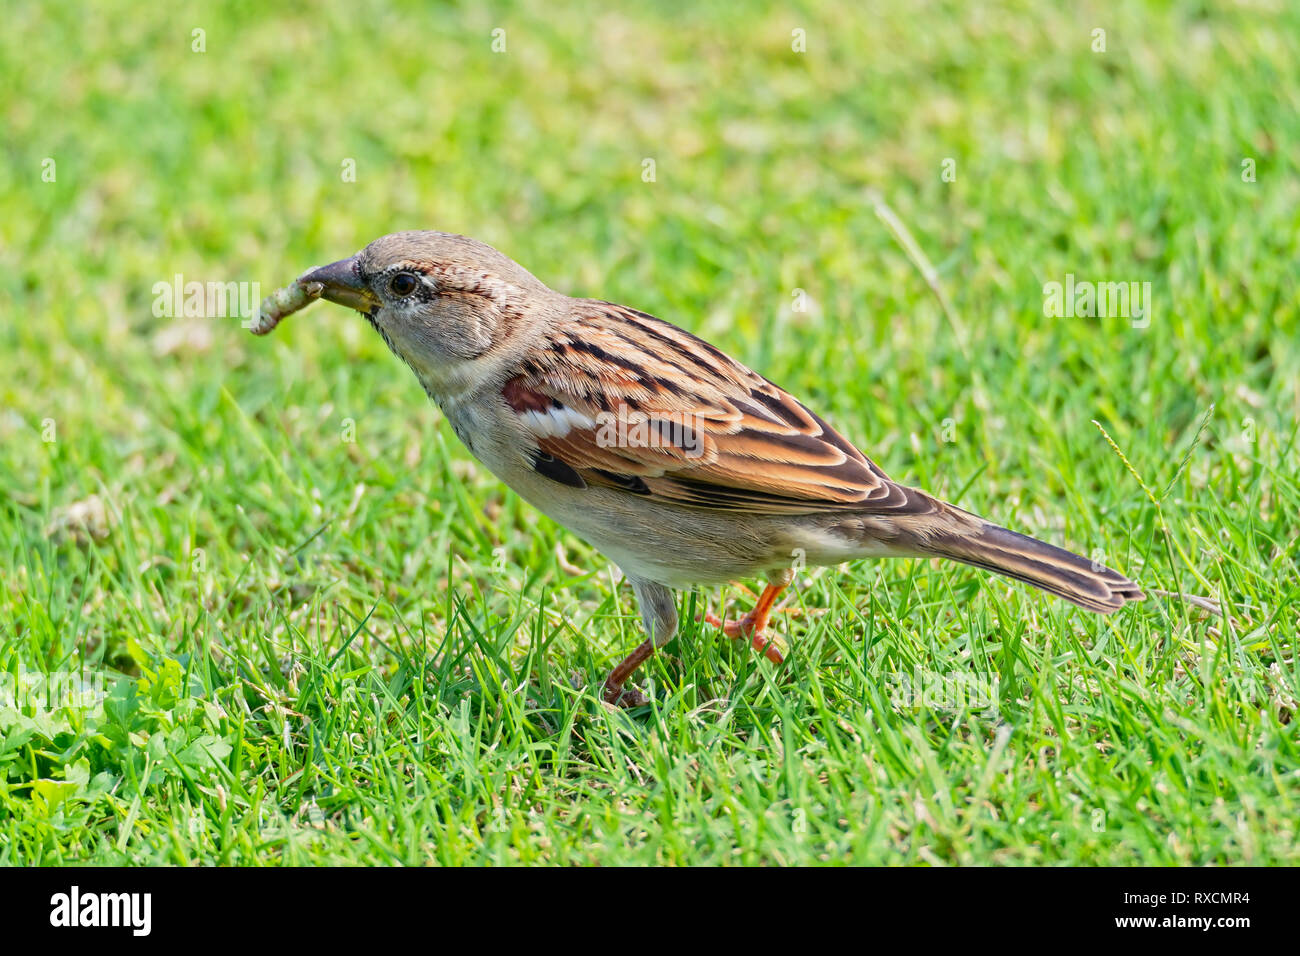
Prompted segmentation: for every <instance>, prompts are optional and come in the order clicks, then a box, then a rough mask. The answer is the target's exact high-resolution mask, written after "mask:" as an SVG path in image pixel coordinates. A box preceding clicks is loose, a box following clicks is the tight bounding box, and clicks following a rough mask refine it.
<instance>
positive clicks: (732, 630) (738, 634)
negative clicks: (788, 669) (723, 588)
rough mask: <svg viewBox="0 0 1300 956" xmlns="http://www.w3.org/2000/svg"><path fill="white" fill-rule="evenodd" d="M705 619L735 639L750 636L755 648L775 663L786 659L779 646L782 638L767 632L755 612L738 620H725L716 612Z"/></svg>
mask: <svg viewBox="0 0 1300 956" xmlns="http://www.w3.org/2000/svg"><path fill="white" fill-rule="evenodd" d="M704 621H705V623H706V624H712V625H713V626H714V627H717V628H721V629H722V633H723V634H726V635H727V637H729V638H731V639H732V640H733V641H734V640H738V639H739V638H742V637H748V638H749V639H750V643H751V644H753V646H754V650H756V651H761V652H762V653H763V654H765V655H767V659H768V660H769V661H771V662H772V663H774V664H780V663H781V662H782V661H784V660H785V654H784V652H783V651H782V650H781V648H780V647H779V646H778V642H779V641H780V638H779V637H777V636H776V635H775V634H767V633H765V631H766V628H764V627H761V626H759V625H758V621H757V619H756V618H755V616H754V614H753V612H751V613H749V614H746V615H745V616H744V617H742V618H741V619H740V620H738V621H724V620H722V618H720V617H718V616H717V615H716V614H706V615H704Z"/></svg>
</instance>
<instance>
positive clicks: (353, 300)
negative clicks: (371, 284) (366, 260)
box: [298, 256, 379, 312]
mask: <svg viewBox="0 0 1300 956" xmlns="http://www.w3.org/2000/svg"><path fill="white" fill-rule="evenodd" d="M298 282H299V284H301V285H303V286H305V287H306V288H307V289H308V290H309V294H315V295H319V296H320V297H321V298H322V299H328V300H329V301H331V302H337V303H338V304H339V305H346V306H347V307H348V308H349V309H356V310H357V311H358V312H372V311H374V309H376V308H377V307H378V306H379V299H378V297H377V296H376V295H375V294H374V293H373V292H371V291H370V290H369V289H368V288H367V287H366V284H365V283H364V282H363V281H362V280H361V269H360V268H359V264H358V263H357V258H356V256H352V257H351V258H348V259H340V260H339V261H338V262H331V263H330V264H329V265H327V266H321V267H320V268H319V269H310V270H308V271H307V272H304V273H303V274H302V275H301V276H299V277H298ZM313 284H316V285H319V286H320V291H319V292H316V291H315V290H314V289H312V288H311V286H312V285H313Z"/></svg>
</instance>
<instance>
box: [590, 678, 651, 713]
mask: <svg viewBox="0 0 1300 956" xmlns="http://www.w3.org/2000/svg"><path fill="white" fill-rule="evenodd" d="M600 697H601V699H602V700H603V701H604V702H605V703H607V704H612V705H613V706H615V707H621V708H623V709H624V710H630V709H631V708H633V707H644V706H645V705H646V704H648V703H650V698H649V697H647V696H646V695H645V694H643V693H641V691H639V690H637V689H636V688H635V687H622V686H619V685H615V684H611V683H610V682H609V681H605V687H604V689H603V690H602V691H601V694H600Z"/></svg>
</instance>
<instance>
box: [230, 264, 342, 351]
mask: <svg viewBox="0 0 1300 956" xmlns="http://www.w3.org/2000/svg"><path fill="white" fill-rule="evenodd" d="M314 271H315V270H314V269H308V270H307V272H304V273H303V274H302V275H301V276H299V277H298V278H297V279H294V280H293V281H292V282H290V283H289V284H288V285H287V286H285V287H284V288H283V289H276V290H275V291H274V292H272V293H271V294H270V295H268V296H267V297H266V298H265V299H263V300H262V304H261V306H259V307H258V310H257V315H255V316H253V321H252V322H251V323H250V324H249V326H248V331H250V332H252V333H253V334H254V335H266V333H267V332H270V331H271V330H272V329H273V328H275V327H276V326H277V325H279V324H280V321H281V320H282V319H284V318H286V317H288V316H290V315H293V314H294V313H295V312H297V311H298V310H299V309H303V308H306V307H307V306H309V305H311V303H313V302H315V301H316V300H317V299H319V298H320V296H321V293H322V292H323V291H324V290H325V286H324V285H323V284H321V283H320V282H304V281H303V279H304V278H305V277H306V276H307V275H308V273H311V272H314Z"/></svg>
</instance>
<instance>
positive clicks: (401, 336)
mask: <svg viewBox="0 0 1300 956" xmlns="http://www.w3.org/2000/svg"><path fill="white" fill-rule="evenodd" d="M277 295H279V293H277ZM315 298H323V299H325V300H327V301H330V302H333V303H336V304H339V305H343V306H346V307H347V308H350V309H353V310H355V311H357V312H359V313H361V314H362V315H363V316H364V317H365V319H366V320H367V321H368V322H369V324H370V325H371V326H372V327H373V328H374V329H375V331H377V332H378V333H379V335H380V336H381V337H382V338H383V340H384V342H385V343H386V344H387V345H388V347H389V349H391V350H392V352H393V353H394V354H395V355H396V356H397V357H398V358H400V359H401V360H402V361H403V362H405V363H406V365H407V366H409V368H410V369H411V371H412V372H413V373H414V374H415V377H416V379H417V380H418V381H419V383H420V385H421V386H422V387H423V388H424V391H425V392H426V394H427V395H428V396H429V398H430V399H432V400H433V401H434V402H435V403H436V404H437V405H438V406H439V407H440V408H441V410H442V412H443V414H444V415H445V416H446V418H447V421H448V422H449V423H450V425H451V427H452V429H453V430H454V431H455V433H456V435H457V436H458V437H459V438H460V440H461V441H462V442H463V443H464V445H465V447H466V448H467V449H468V450H469V452H470V453H471V454H472V455H473V456H474V457H475V458H477V459H478V460H479V461H480V462H481V463H482V464H483V465H485V466H486V467H487V468H488V469H489V470H490V471H491V472H492V473H493V474H494V475H496V476H497V477H498V478H499V479H500V480H501V481H503V482H504V483H505V484H506V485H508V486H509V487H511V488H512V489H514V491H515V492H516V493H518V494H519V495H520V496H521V497H522V498H523V499H524V500H526V501H527V502H529V503H530V504H532V505H533V506H534V507H536V508H537V509H538V510H539V511H541V512H543V513H544V514H546V515H549V516H550V517H551V518H552V519H554V520H555V521H557V522H558V523H559V524H561V525H563V526H565V527H567V528H569V529H570V530H571V531H573V532H574V533H576V534H577V535H578V536H580V537H582V538H584V539H585V540H586V541H588V542H589V543H590V544H591V545H593V546H594V547H595V548H596V549H598V550H599V551H601V552H602V553H604V554H605V555H606V556H607V557H609V558H610V559H611V560H612V561H613V562H614V563H615V564H617V565H618V566H619V568H620V569H621V570H622V572H623V575H624V577H625V578H626V579H627V580H628V582H629V583H630V584H631V587H632V591H633V593H634V595H635V597H636V601H637V605H638V608H639V611H640V617H641V620H642V623H643V625H644V628H645V632H646V637H645V640H644V641H643V642H642V643H641V644H640V645H638V646H637V647H636V648H635V649H634V650H633V651H632V652H631V653H630V654H628V655H627V657H626V658H624V659H623V660H622V662H621V663H619V664H618V665H617V666H616V667H614V668H613V670H612V671H611V672H610V674H609V675H608V677H607V678H606V679H605V681H604V684H603V686H602V688H601V696H602V697H603V699H604V700H605V701H606V702H608V703H610V704H613V705H616V706H622V707H636V706H640V705H643V704H645V703H647V702H648V698H647V697H646V695H645V694H644V693H642V692H641V691H640V690H639V689H637V688H636V687H635V686H629V681H630V679H631V677H632V675H633V673H634V672H635V671H636V670H637V668H638V667H639V666H640V665H641V664H643V663H644V662H645V661H646V660H647V659H649V658H650V657H651V656H652V655H653V654H654V653H655V651H656V650H657V649H658V648H660V647H663V646H664V645H665V644H667V643H668V642H669V641H670V640H672V638H673V637H674V635H675V634H676V632H677V628H678V613H677V599H676V596H675V593H676V592H677V591H679V590H682V589H689V588H693V587H697V586H713V585H718V584H725V583H728V582H734V581H741V580H746V579H754V578H757V579H761V580H762V581H763V582H764V588H763V591H762V593H761V595H760V596H759V598H758V600H757V602H756V603H755V605H754V607H753V609H752V610H750V611H749V612H748V613H746V614H744V615H743V616H741V617H739V618H738V619H736V620H731V621H723V620H721V619H719V618H718V617H716V616H715V615H713V614H708V615H706V617H705V620H706V621H708V622H709V623H710V624H712V625H715V626H718V627H721V628H722V630H723V631H724V633H725V634H726V635H727V636H728V637H731V638H737V639H738V638H748V639H749V640H750V642H751V643H752V645H753V647H754V648H755V650H757V651H761V652H763V653H764V654H765V655H766V656H767V657H768V658H770V659H771V660H773V661H776V662H778V663H779V662H780V661H782V660H783V657H784V654H783V652H782V650H781V649H780V647H779V646H778V642H777V641H776V640H773V639H772V637H771V635H770V634H769V631H768V625H769V622H770V619H771V615H772V613H773V611H774V609H775V608H776V607H777V602H778V600H779V598H780V596H781V594H782V592H783V591H784V590H785V588H786V587H788V586H789V585H790V583H791V581H792V580H793V578H794V575H795V571H796V569H797V568H798V567H802V566H808V565H817V566H833V565H840V564H844V563H846V562H848V561H852V560H857V559H861V558H884V557H913V558H918V557H919V558H926V557H938V558H944V559H948V560H950V561H955V562H958V563H960V564H965V565H970V566H973V567H976V568H980V569H983V570H985V571H992V572H996V573H998V574H1001V575H1005V576H1006V577H1009V578H1013V579H1015V580H1017V581H1021V582H1024V583H1026V584H1030V585H1032V586H1034V587H1035V588H1039V589H1041V590H1043V591H1045V592H1047V593H1049V594H1052V595H1055V596H1057V597H1059V598H1063V599H1065V600H1066V601H1069V602H1072V603H1073V604H1075V605H1077V606H1079V607H1081V608H1083V609H1085V610H1088V611H1092V612H1096V613H1098V614H1110V613H1112V612H1114V611H1116V610H1118V609H1119V608H1121V607H1122V606H1124V605H1125V604H1126V603H1128V602H1131V601H1141V600H1143V599H1144V598H1145V595H1144V593H1143V591H1142V589H1141V588H1140V587H1139V586H1138V585H1136V584H1135V583H1133V582H1132V581H1131V580H1129V579H1128V578H1127V577H1125V576H1124V575H1122V574H1120V573H1119V572H1117V571H1114V570H1112V569H1110V568H1108V567H1105V566H1103V565H1101V564H1100V563H1098V562H1096V561H1092V560H1090V559H1088V558H1085V557H1082V556H1080V555H1078V554H1074V553H1073V552H1071V551H1068V550H1065V549H1064V548H1060V547H1057V546H1056V545H1053V544H1049V543H1047V542H1045V541H1040V540H1038V539H1036V538H1033V537H1029V536H1027V535H1024V534H1020V533H1018V532H1015V531H1011V530H1008V529H1006V528H1003V527H1000V526H999V525H997V524H994V523H992V522H989V521H986V520H984V519H983V518H981V517H979V516H977V515H975V514H972V513H971V512H968V511H965V510H963V509H961V508H958V507H957V506H955V505H952V504H949V503H947V502H945V501H942V500H940V499H939V498H937V497H935V496H933V495H931V494H928V493H927V492H925V491H922V490H920V489H917V488H911V487H908V486H906V485H903V484H900V483H898V482H895V481H893V480H892V479H890V478H889V476H888V475H886V474H885V472H884V471H883V470H882V469H881V468H880V467H879V466H878V465H877V464H876V463H875V462H873V461H872V460H871V459H870V458H868V457H867V456H866V455H865V454H863V452H862V451H860V450H859V449H858V448H857V446H856V445H854V444H853V443H852V442H850V441H849V440H848V439H846V438H845V437H843V436H842V435H841V434H840V433H839V432H838V431H836V430H835V429H834V428H832V427H831V426H830V425H829V424H827V423H826V421H825V420H823V419H822V418H820V417H819V416H818V415H817V414H815V413H814V412H813V411H811V410H810V409H809V408H808V407H807V406H805V405H804V404H803V403H802V402H800V401H799V400H798V399H796V398H795V397H794V396H792V395H791V394H790V393H789V392H787V391H785V390H784V389H782V388H780V387H779V386H777V385H775V384H773V383H772V382H770V381H769V380H768V379H766V378H764V377H763V376H761V375H759V374H758V373H757V372H754V371H751V370H750V369H748V368H746V367H745V366H744V365H742V364H741V363H740V362H738V361H736V360H735V359H733V358H732V357H730V356H729V355H727V354H726V353H725V352H723V351H722V350H721V349H719V348H717V347H716V346H714V345H712V344H710V343H709V342H706V341H704V340H703V339H701V338H699V337H697V336H696V335H693V334H692V333H690V332H688V331H686V330H684V329H682V328H679V327H678V326H676V325H673V324H671V323H669V322H666V321H663V320H662V319H659V318H656V317H654V316H652V315H649V314H647V313H645V312H641V311H638V310H636V309H633V308H629V307H627V306H623V305H618V304H615V303H613V302H606V301H603V300H599V299H587V298H573V297H570V296H568V295H565V294H564V293H562V292H557V291H555V290H553V289H551V288H549V287H548V286H547V285H546V284H545V283H543V282H542V281H541V280H539V279H537V278H536V277H535V276H533V275H532V273H530V272H528V271H527V270H526V269H525V268H524V267H523V266H521V265H519V264H518V263H516V262H515V261H514V260H512V259H510V258H509V257H508V256H506V255H504V254H503V253H501V252H499V251H497V250H496V249H494V248H493V247H492V246H489V245H487V244H486V243H483V242H480V241H478V240H476V239H472V238H469V237H466V236H461V235H456V234H454V233H446V232H435V231H424V230H418V231H405V232H394V233H392V234H390V235H385V236H382V237H380V238H378V239H375V240H374V241H373V242H371V243H370V244H369V245H367V246H366V247H365V248H363V249H362V250H361V251H360V252H358V253H357V254H355V255H353V256H350V257H348V258H345V259H341V260H339V261H337V262H334V263H331V264H329V265H326V266H322V267H319V268H313V269H311V270H308V271H307V272H305V273H304V274H303V275H302V276H300V277H299V279H298V280H297V282H296V285H295V286H294V287H293V289H292V290H291V293H290V294H289V295H288V297H287V298H286V297H284V296H281V298H280V299H279V300H276V301H277V302H278V303H280V304H281V306H282V305H283V303H284V302H287V301H292V303H293V304H292V305H290V306H288V308H289V309H290V310H296V309H297V308H298V307H299V305H300V304H301V303H304V302H308V301H310V300H313V299H315ZM267 301H268V303H271V302H272V300H271V299H268V300H267ZM281 306H277V308H279V309H280V311H277V312H276V314H275V315H274V317H273V318H274V321H278V320H279V318H280V317H282V314H283V313H284V309H283V308H282V307H281ZM274 321H271V322H268V323H265V324H264V325H263V327H261V328H260V329H258V328H255V329H254V330H255V331H259V332H264V331H268V330H269V327H271V326H273V324H274Z"/></svg>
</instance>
